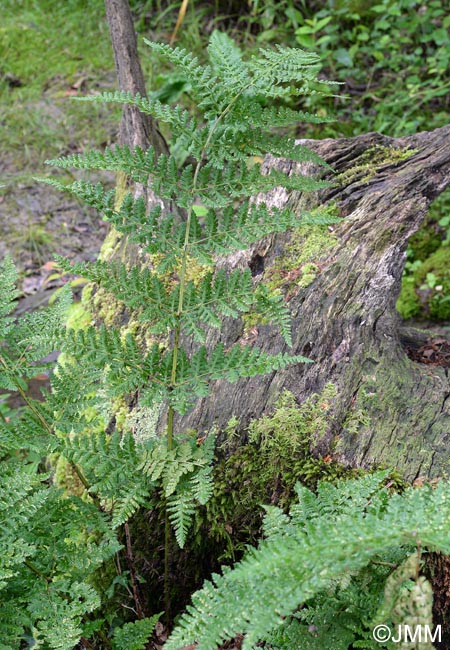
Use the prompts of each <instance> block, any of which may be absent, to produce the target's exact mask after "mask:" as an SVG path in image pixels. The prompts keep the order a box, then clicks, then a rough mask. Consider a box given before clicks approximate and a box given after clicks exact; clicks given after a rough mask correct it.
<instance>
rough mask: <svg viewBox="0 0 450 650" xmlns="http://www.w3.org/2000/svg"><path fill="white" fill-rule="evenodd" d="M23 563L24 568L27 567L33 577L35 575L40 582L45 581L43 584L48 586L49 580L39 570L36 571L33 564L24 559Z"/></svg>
mask: <svg viewBox="0 0 450 650" xmlns="http://www.w3.org/2000/svg"><path fill="white" fill-rule="evenodd" d="M23 563H24V564H25V566H27V567H28V568H29V569H30V571H32V572H33V573H34V574H35V575H37V576H38V577H39V578H42V580H45V582H46V583H47V584H49V582H50V580H49V579H48V578H47V576H46V575H44V574H43V573H42V571H40V570H39V569H38V568H37V567H36V566H35V565H34V564H33V562H30V560H27V559H25V560H24V561H23Z"/></svg>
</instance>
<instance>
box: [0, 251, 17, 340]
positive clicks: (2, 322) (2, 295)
mask: <svg viewBox="0 0 450 650" xmlns="http://www.w3.org/2000/svg"><path fill="white" fill-rule="evenodd" d="M17 278H18V274H17V270H16V267H15V266H14V264H13V261H12V259H11V257H9V256H7V257H5V259H4V260H3V261H2V263H1V265H0V337H1V338H3V337H5V336H6V335H7V334H8V333H9V331H10V329H11V327H12V323H13V319H12V317H9V315H10V314H11V313H12V312H13V311H14V308H15V300H16V299H17V298H18V297H19V295H20V292H19V291H18V290H17Z"/></svg>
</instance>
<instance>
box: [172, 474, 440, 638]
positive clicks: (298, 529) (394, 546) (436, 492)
mask: <svg viewBox="0 0 450 650" xmlns="http://www.w3.org/2000/svg"><path fill="white" fill-rule="evenodd" d="M386 477H387V473H386V472H379V473H377V474H372V475H366V476H364V477H363V478H359V479H353V480H349V481H346V482H341V483H340V484H337V485H332V484H331V483H320V484H319V486H318V493H317V495H316V494H314V493H313V492H311V491H309V490H308V489H307V488H305V487H304V486H300V485H297V497H298V500H297V502H296V503H295V504H294V505H293V506H292V507H291V510H290V514H289V515H287V514H285V513H284V512H283V511H282V510H281V509H279V508H277V507H274V506H271V507H267V508H266V510H267V514H266V516H265V519H264V532H265V537H266V539H265V540H264V541H262V542H261V543H260V544H259V547H258V548H257V549H251V550H249V551H248V552H247V554H246V556H244V558H243V560H242V561H241V562H240V563H238V564H237V565H236V566H235V567H234V568H233V569H232V570H230V569H227V570H224V571H223V574H222V575H215V576H214V578H213V582H206V583H205V585H204V587H203V588H202V589H201V590H200V591H198V592H197V593H196V594H194V596H193V605H192V606H191V607H189V609H188V612H187V613H185V614H184V615H183V616H182V617H181V619H180V621H179V623H178V626H177V627H176V629H175V631H174V632H173V634H172V636H171V637H170V638H169V640H168V642H167V644H166V646H165V648H166V649H167V650H178V648H181V647H184V646H187V645H188V644H190V643H193V642H195V643H196V644H197V646H198V648H199V650H203V649H204V650H212V649H213V648H217V647H218V646H220V645H221V644H222V643H223V642H224V641H225V640H227V639H230V638H232V637H234V636H235V635H237V634H244V635H245V636H244V642H243V646H242V647H243V650H250V649H251V648H254V647H256V644H258V645H259V643H260V642H263V641H265V642H266V643H267V644H268V646H269V647H270V648H276V650H293V649H294V648H314V649H315V650H321V649H322V648H333V650H347V649H348V648H349V647H359V648H368V649H369V648H370V649H372V650H375V648H380V647H385V648H387V647H393V646H392V644H390V643H389V642H388V643H387V644H383V643H381V644H380V643H378V642H376V641H374V639H373V637H372V630H373V628H374V627H375V626H376V625H378V624H388V625H390V626H391V627H392V628H393V627H394V626H396V625H408V624H411V625H429V626H430V628H431V627H432V615H431V613H432V590H431V585H430V584H429V582H428V581H427V580H426V578H425V577H424V576H422V575H420V571H421V564H422V562H421V558H422V554H423V553H424V552H428V551H433V550H441V551H442V552H443V553H447V554H448V553H449V552H450V535H449V532H448V522H449V520H450V485H449V483H448V482H441V483H439V484H438V485H437V487H436V488H435V489H432V488H431V487H430V486H425V487H423V488H420V489H415V488H408V489H406V490H405V491H404V492H403V493H402V494H391V493H390V492H389V490H388V488H387V487H386V486H385V483H386Z"/></svg>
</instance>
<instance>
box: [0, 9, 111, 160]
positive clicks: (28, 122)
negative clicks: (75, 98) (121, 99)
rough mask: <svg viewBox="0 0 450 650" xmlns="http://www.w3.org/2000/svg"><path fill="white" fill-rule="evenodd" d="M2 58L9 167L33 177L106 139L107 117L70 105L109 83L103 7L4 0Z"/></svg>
mask: <svg viewBox="0 0 450 650" xmlns="http://www.w3.org/2000/svg"><path fill="white" fill-rule="evenodd" d="M87 4H88V5H89V6H87ZM0 52H1V57H0V58H1V67H0V107H1V108H0V123H1V124H2V125H3V133H2V136H3V137H2V149H3V153H4V154H5V155H6V157H7V160H9V161H11V162H12V163H13V164H14V166H15V167H20V168H21V169H22V171H23V168H24V167H25V168H30V169H31V168H33V171H34V173H36V168H37V167H40V166H41V164H42V163H43V160H44V159H45V158H48V157H51V156H53V155H54V154H58V153H60V152H61V151H67V149H68V148H72V149H76V148H79V147H83V146H92V145H94V146H95V145H98V144H100V143H101V142H102V141H104V142H106V141H108V140H109V139H110V137H111V136H110V135H109V133H108V132H109V131H110V130H111V127H110V125H107V124H106V121H107V120H108V119H109V121H110V122H111V120H110V118H109V115H111V111H106V110H105V109H103V111H97V113H96V112H95V111H93V110H92V107H91V106H89V107H87V106H85V105H81V104H79V103H78V102H72V101H70V97H71V96H72V95H76V94H78V93H80V94H83V92H87V91H89V90H92V89H93V88H95V87H96V86H97V85H98V84H107V86H108V87H111V86H112V85H114V83H115V78H114V75H113V74H111V72H112V71H113V70H114V62H113V57H112V51H111V45H110V42H109V35H108V26H107V23H106V20H105V15H104V6H103V2H102V1H101V0H91V1H90V2H89V3H86V2H85V1H84V2H83V1H82V0H64V2H59V1H55V0H34V1H33V0H3V1H2V24H1V27H0ZM116 116H117V112H116ZM108 126H109V128H108Z"/></svg>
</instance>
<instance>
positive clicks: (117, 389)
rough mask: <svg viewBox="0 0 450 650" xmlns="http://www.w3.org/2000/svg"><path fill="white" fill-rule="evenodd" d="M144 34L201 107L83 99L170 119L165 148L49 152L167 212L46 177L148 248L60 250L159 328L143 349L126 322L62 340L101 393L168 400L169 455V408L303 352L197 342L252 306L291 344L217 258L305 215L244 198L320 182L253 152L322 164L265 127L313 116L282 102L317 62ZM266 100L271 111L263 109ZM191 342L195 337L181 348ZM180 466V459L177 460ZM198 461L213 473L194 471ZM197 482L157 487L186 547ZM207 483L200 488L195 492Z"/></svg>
mask: <svg viewBox="0 0 450 650" xmlns="http://www.w3.org/2000/svg"><path fill="white" fill-rule="evenodd" d="M147 44H148V45H149V47H150V48H151V50H152V52H153V54H154V55H158V56H162V57H164V58H165V59H166V60H168V61H169V62H170V63H172V64H173V65H175V66H177V67H178V68H179V69H180V71H181V72H182V73H183V75H184V76H185V77H186V78H187V79H188V81H189V82H190V84H191V86H192V92H191V98H192V99H193V100H195V102H196V107H197V112H196V116H195V117H193V116H191V115H190V113H189V112H188V111H186V110H185V109H182V108H180V107H175V108H172V107H170V106H167V105H164V104H162V103H161V102H160V101H158V100H154V99H147V98H145V97H141V96H136V97H134V96H131V95H130V94H127V93H123V92H117V93H104V94H102V95H95V96H89V97H85V98H84V99H85V100H88V101H95V102H117V103H120V104H129V105H133V106H136V107H137V108H138V109H139V110H140V111H142V112H144V113H148V114H150V115H152V116H153V117H155V118H157V119H158V120H159V121H161V122H165V123H166V124H167V125H168V126H169V127H170V132H171V137H172V142H171V151H172V153H170V154H168V155H163V154H161V155H159V156H157V155H156V153H155V151H154V150H153V149H152V148H150V149H149V150H147V151H143V150H142V149H140V148H136V149H130V148H129V147H126V146H116V147H113V148H110V149H107V150H106V151H105V152H99V151H95V152H88V153H87V154H85V155H72V156H67V157H65V158H60V159H58V160H53V161H49V162H50V164H52V165H54V166H57V167H60V168H73V167H75V168H77V169H102V170H112V171H120V172H123V173H125V174H126V175H127V176H129V177H130V178H131V179H133V180H135V181H137V182H139V183H148V184H149V185H150V186H151V187H152V189H153V192H154V194H155V195H156V196H158V197H160V198H161V199H164V200H167V201H168V202H169V204H170V205H171V206H173V209H172V210H170V211H167V210H163V209H162V207H161V206H160V205H157V206H154V207H152V208H151V209H150V210H148V209H147V206H146V204H145V202H144V199H143V198H134V197H133V195H132V194H131V193H130V194H128V195H127V196H126V197H125V198H124V200H123V201H122V202H121V205H120V207H118V206H117V205H116V202H115V198H114V192H107V191H105V190H104V189H103V188H102V187H101V185H93V184H91V183H89V182H86V181H76V182H74V183H72V184H70V185H66V186H64V185H62V184H61V183H60V182H59V181H56V180H54V179H47V180H46V182H47V183H49V184H51V185H54V186H56V187H58V188H60V189H62V190H64V191H67V192H70V193H72V194H74V195H75V196H77V197H79V198H81V199H83V201H85V202H86V203H87V204H89V205H91V206H94V207H95V208H96V209H97V210H99V212H100V213H101V214H102V215H103V217H104V218H106V219H107V220H108V221H110V222H111V223H112V224H113V225H114V227H115V228H116V229H117V230H118V231H119V232H121V233H124V234H125V235H127V236H128V237H129V238H130V240H132V241H135V242H138V243H139V244H140V245H141V247H142V248H143V250H144V251H146V252H147V253H148V254H149V255H150V256H151V257H150V259H151V261H152V263H151V264H150V265H149V266H132V267H131V268H130V267H129V266H127V265H125V264H122V263H118V262H114V263H111V262H109V263H107V262H102V261H98V262H95V263H87V264H77V265H75V266H71V265H70V264H68V263H67V262H66V261H64V260H59V261H60V264H61V266H62V267H63V268H64V269H65V270H66V271H68V272H72V273H77V274H80V275H83V276H84V277H86V278H89V279H90V280H92V281H94V282H96V283H97V284H98V285H100V287H102V288H103V289H104V290H106V291H108V292H110V293H111V294H112V295H113V296H114V297H115V299H117V300H118V301H120V302H121V303H122V304H124V305H125V306H126V307H127V308H128V309H129V310H130V311H137V312H138V313H139V319H140V321H141V322H142V323H143V324H144V325H145V330H146V332H147V336H153V337H154V343H153V344H152V345H150V347H148V348H147V349H145V350H143V349H142V345H141V343H139V342H138V340H137V337H136V336H135V335H134V334H133V333H131V332H128V333H127V334H126V335H124V334H121V333H120V332H119V331H116V330H114V329H113V328H106V327H101V328H99V329H98V328H94V327H90V328H87V329H86V330H83V331H80V332H77V333H72V334H70V335H69V336H68V340H70V343H68V344H67V345H68V348H69V352H70V356H71V358H72V359H76V361H77V364H79V366H81V368H83V367H84V366H85V365H86V364H88V366H89V368H90V369H91V368H92V367H93V366H96V367H97V371H96V372H95V373H94V374H93V377H95V385H96V389H95V391H94V392H96V394H97V395H102V396H107V397H109V398H110V399H116V398H118V397H120V396H124V395H129V394H132V393H137V392H138V393H139V406H141V407H145V406H147V407H153V408H159V407H160V405H162V404H165V405H167V407H168V412H167V437H166V443H165V445H166V453H173V452H174V450H176V449H178V448H179V447H178V446H179V444H180V443H179V442H177V440H176V439H175V437H174V431H173V426H174V425H173V422H174V413H175V412H179V413H181V414H183V413H186V411H187V410H188V409H189V408H191V406H192V405H193V404H194V402H195V400H197V399H198V398H199V397H203V396H205V395H207V394H208V387H209V384H210V382H211V381H213V380H216V379H226V380H227V381H237V380H238V379H239V378H241V377H249V376H253V375H255V374H259V373H266V372H270V371H273V370H279V369H282V368H284V367H285V366H287V365H288V364H292V363H301V362H306V361H308V360H307V359H305V358H303V357H301V356H290V355H288V354H277V355H270V354H267V353H265V352H263V351H262V350H260V349H259V348H258V347H251V346H241V345H240V344H236V345H234V346H232V347H231V348H230V349H225V348H224V346H223V344H221V343H218V344H217V345H215V346H213V347H211V346H209V347H207V346H206V345H205V340H206V332H207V330H208V328H211V327H213V328H220V326H221V321H222V319H223V318H224V317H235V318H236V317H239V316H240V315H242V314H245V313H247V312H249V311H252V312H257V313H259V314H261V315H262V316H263V317H264V318H265V321H266V322H268V321H270V322H272V323H275V324H277V325H278V326H279V328H280V330H281V333H282V335H283V337H284V339H285V340H286V342H287V343H288V344H290V343H291V333H290V325H289V311H288V307H287V305H286V303H285V301H284V300H283V297H282V295H281V294H280V293H278V292H270V291H268V290H267V289H266V288H265V287H263V286H261V285H260V286H258V287H255V284H254V282H253V280H252V277H251V272H250V269H247V270H235V271H233V272H226V271H224V270H216V269H215V260H216V259H217V256H224V255H227V254H229V253H230V252H232V251H233V250H238V249H243V248H246V247H247V246H248V245H250V244H252V243H253V242H256V241H257V240H259V239H261V238H262V237H264V236H266V235H269V234H271V233H275V232H280V231H284V230H286V229H288V228H291V227H293V226H296V225H298V224H299V223H300V222H301V221H302V215H298V214H295V213H294V211H292V210H290V209H283V210H276V209H269V208H268V207H267V206H266V205H265V204H264V202H258V203H256V202H254V201H252V197H253V196H254V195H255V194H256V193H258V192H265V191H269V190H271V189H273V188H274V187H276V186H279V185H282V186H283V187H285V188H288V189H295V190H302V191H311V190H317V189H319V188H321V187H323V186H324V184H325V183H324V182H322V181H319V180H314V179H312V178H310V177H304V176H302V175H294V176H287V175H285V174H283V173H281V172H279V171H271V172H270V173H267V174H263V173H262V172H261V160H262V159H261V156H263V155H264V154H265V153H266V152H269V151H270V152H271V153H272V154H274V155H280V156H288V157H289V158H291V159H293V160H298V161H310V162H314V163H316V164H319V165H324V164H325V163H323V162H322V161H321V160H320V159H319V158H318V157H317V155H316V154H314V153H313V152H311V151H310V150H309V149H308V148H306V147H304V146H301V145H298V144H296V143H295V141H294V140H293V139H291V138H288V137H282V136H280V135H278V134H275V133H273V127H283V128H284V127H286V126H289V125H292V124H296V123H298V122H299V121H300V120H309V121H320V118H318V117H316V116H313V115H308V114H306V113H301V112H298V111H295V110H292V109H291V108H289V107H287V106H286V105H284V101H285V100H286V99H288V98H289V97H291V96H292V95H299V94H305V93H312V92H317V87H318V85H319V84H318V82H317V73H318V69H319V59H318V57H317V56H316V55H315V54H311V53H306V52H303V51H301V50H297V49H289V48H287V49H282V48H276V49H275V50H261V53H260V56H259V57H252V58H251V59H250V60H244V58H243V56H242V53H241V52H240V50H239V49H238V48H237V46H236V45H235V44H234V43H233V41H232V40H231V39H229V38H228V37H227V36H226V35H225V34H222V33H219V32H214V33H213V35H212V37H211V41H210V45H209V59H210V62H209V64H207V65H200V64H199V63H198V61H197V59H195V58H194V57H192V56H191V55H190V54H188V53H187V52H186V51H184V50H181V49H178V48H175V49H172V48H171V47H169V46H167V45H162V44H155V43H150V42H147ZM274 100H275V102H276V103H277V104H278V105H277V106H276V107H274V106H273V105H269V106H267V104H273V103H274ZM186 161H189V163H187V162H186ZM307 217H308V219H309V221H311V220H313V218H312V217H311V216H310V215H309V216H308V215H307ZM319 218H320V217H319ZM321 223H323V219H322V220H321ZM192 267H195V268H198V269H199V273H198V277H197V278H195V277H191V274H190V269H191V268H192ZM189 339H193V341H194V342H195V345H194V346H190V347H187V346H186V345H185V344H186V340H189ZM188 350H192V351H190V352H188ZM89 372H91V370H89ZM81 374H82V375H83V380H82V384H83V385H80V382H78V385H79V390H80V392H81V394H84V395H89V396H90V397H92V392H93V391H92V390H91V389H90V388H88V385H89V381H88V383H87V384H86V376H87V375H88V374H89V373H88V372H87V373H83V372H82V373H81ZM75 381H76V378H75ZM99 382H100V383H99ZM91 383H92V382H91ZM100 385H101V386H102V388H101V389H99V386H100ZM82 444H85V442H84V441H83V442H82ZM181 444H184V443H181ZM181 448H183V447H181ZM181 448H180V449H181ZM183 449H184V448H183ZM180 453H181V452H180ZM205 453H206V452H205ZM207 455H209V456H210V452H209V451H208V452H207ZM194 456H195V454H194V455H191V456H190V460H189V462H190V463H191V464H192V471H191V474H192V477H194V475H196V472H197V469H196V468H197V465H196V464H195V462H194ZM172 462H175V460H174V459H172ZM177 462H180V463H181V456H180V457H179V458H178V461H177ZM198 471H200V472H202V474H201V476H203V478H204V480H206V479H208V480H209V477H208V475H207V474H206V473H205V470H204V468H203V467H201V468H200V469H199V470H198ZM189 486H190V487H189ZM194 486H195V481H194V479H192V482H191V483H189V482H188V483H186V481H184V482H181V483H180V484H179V488H180V489H178V488H177V489H176V490H174V491H173V492H171V493H170V494H168V493H167V490H166V496H167V497H168V498H169V497H170V498H171V499H172V500H173V502H172V503H170V504H169V508H168V511H169V513H170V518H171V520H172V523H174V525H175V526H176V534H177V539H178V541H179V542H180V543H181V544H183V543H184V539H185V531H186V522H187V521H188V520H189V516H188V514H189V513H192V507H193V503H194V501H195V500H198V499H194V497H195V494H194V492H195V490H194ZM193 490H194V491H193ZM207 493H208V487H207V486H206V485H205V486H204V489H203V494H205V495H206V494H207ZM177 499H178V501H177ZM138 502H139V499H138V500H136V502H135V503H136V505H137V504H138ZM128 514H130V513H128ZM181 521H182V522H183V524H182V525H181V524H180V523H179V522H181ZM177 522H178V523H177Z"/></svg>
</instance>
